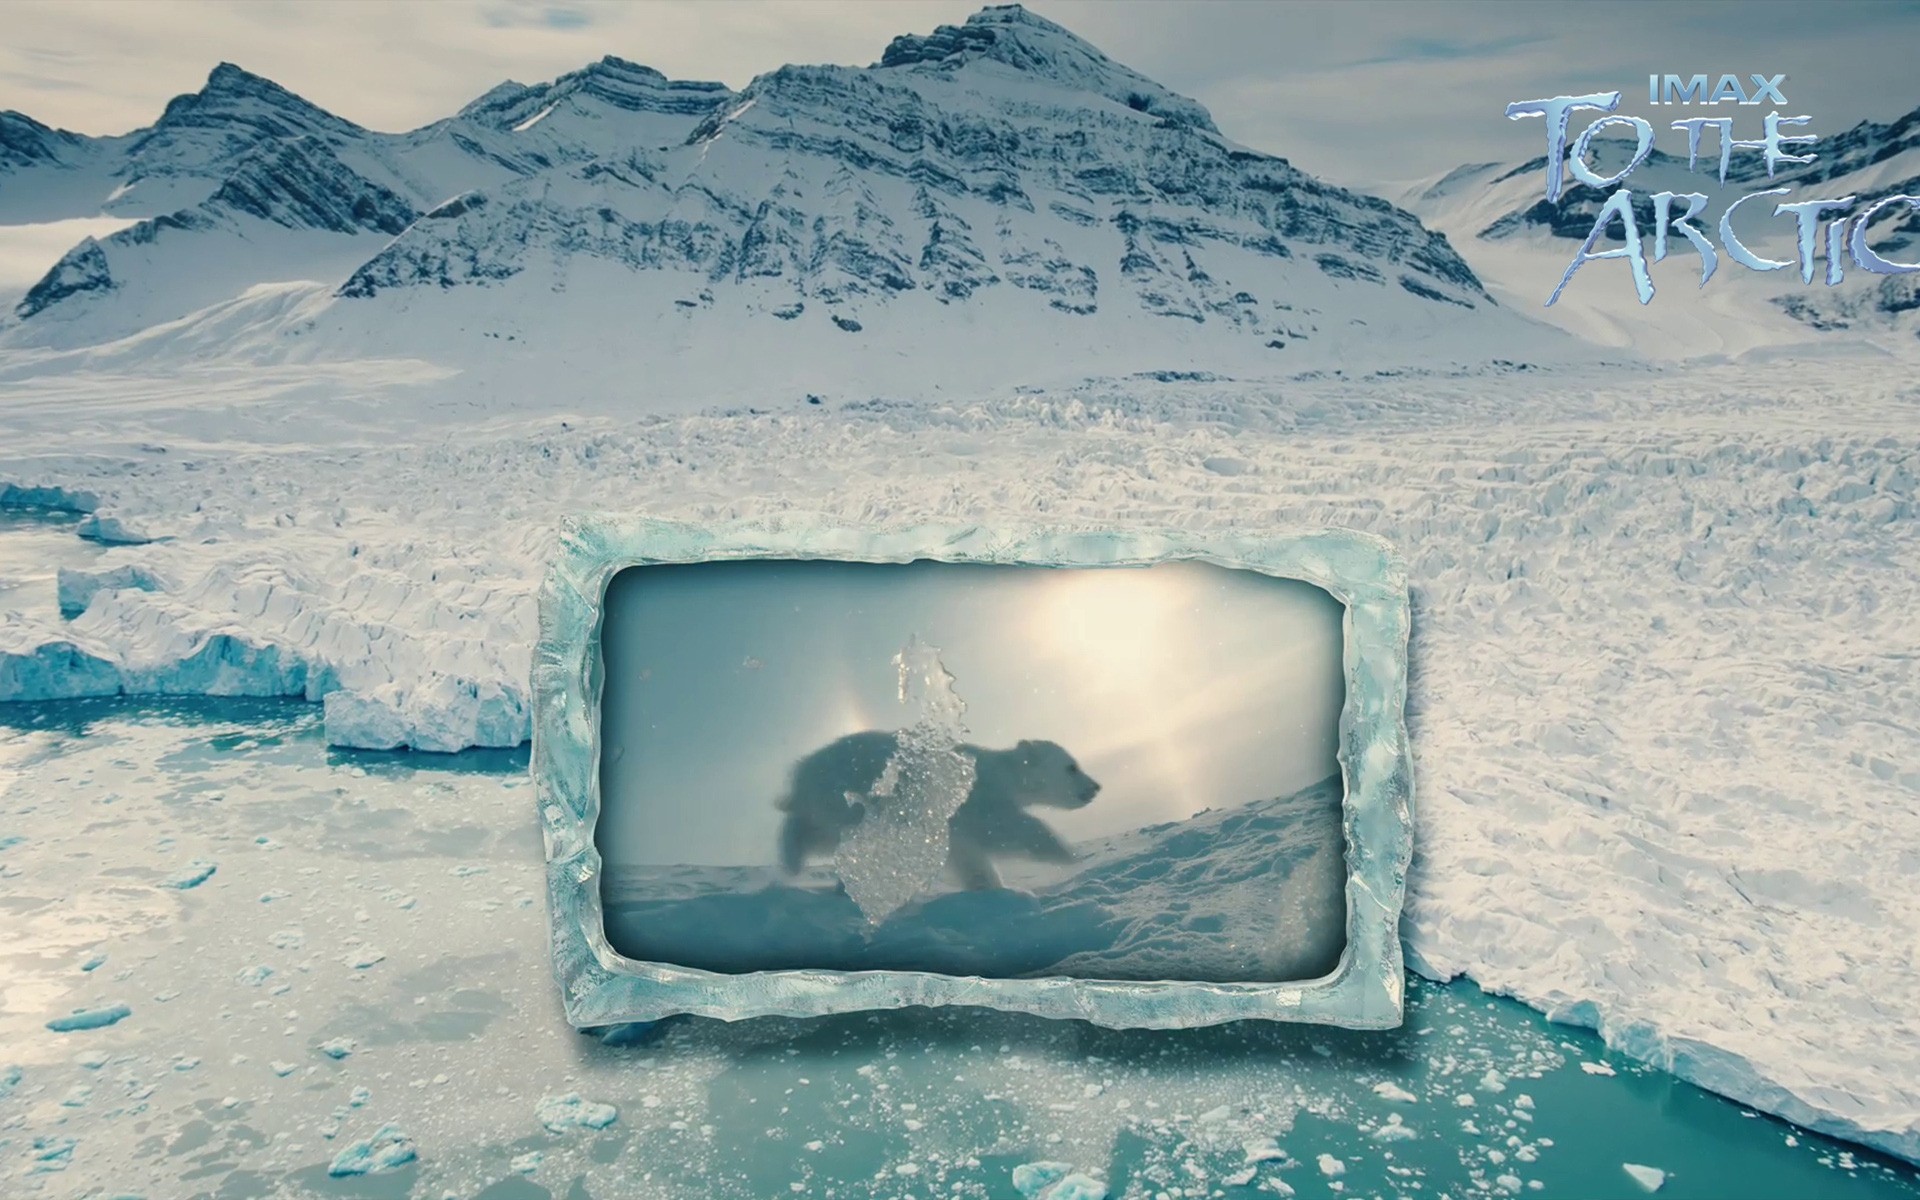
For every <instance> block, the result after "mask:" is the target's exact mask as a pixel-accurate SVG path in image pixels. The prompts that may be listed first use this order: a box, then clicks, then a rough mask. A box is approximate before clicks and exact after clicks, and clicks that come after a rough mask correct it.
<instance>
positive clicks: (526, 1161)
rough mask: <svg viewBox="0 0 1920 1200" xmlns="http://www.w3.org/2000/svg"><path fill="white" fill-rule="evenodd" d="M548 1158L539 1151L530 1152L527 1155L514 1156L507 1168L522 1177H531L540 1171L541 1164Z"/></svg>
mask: <svg viewBox="0 0 1920 1200" xmlns="http://www.w3.org/2000/svg"><path fill="white" fill-rule="evenodd" d="M546 1157H547V1156H546V1155H544V1154H542V1153H541V1152H540V1151H538V1150H529V1151H527V1152H526V1153H525V1154H516V1155H514V1156H513V1158H512V1159H511V1160H509V1161H508V1163H507V1167H508V1168H509V1169H510V1170H514V1171H517V1172H519V1173H520V1174H522V1175H531V1174H533V1173H534V1172H535V1171H538V1170H539V1169H540V1164H541V1162H542V1161H544V1160H545V1159H546Z"/></svg>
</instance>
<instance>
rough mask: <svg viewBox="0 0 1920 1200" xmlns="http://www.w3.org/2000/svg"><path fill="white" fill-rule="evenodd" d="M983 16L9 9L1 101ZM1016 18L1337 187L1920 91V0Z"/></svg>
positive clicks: (478, 78) (647, 53) (738, 56)
mask: <svg viewBox="0 0 1920 1200" xmlns="http://www.w3.org/2000/svg"><path fill="white" fill-rule="evenodd" d="M978 7H979V5H978V4H976V3H973V2H971V0H900V2H897V3H876V2H871V0H772V2H762V0H738V2H727V0H655V2H653V3H637V4H625V3H600V2H596V0H552V2H545V0H438V2H435V3H418V2H410V0H207V2H204V3H201V2H167V0H135V2H122V0H93V2H89V0H66V2H43V0H0V29H3V30H4V33H0V109H8V108H11V109H17V110H19V111H22V112H25V113H27V114H29V115H31V116H33V117H35V118H38V119H39V120H42V121H45V122H47V123H49V124H53V125H58V126H63V127H65V128H69V129H75V130H79V131H81V132H84V133H122V132H125V131H127V130H129V129H133V128H136V127H139V126H141V125H144V124H147V123H148V122H150V121H151V120H153V118H154V117H155V116H156V115H157V114H158V113H159V111H160V108H161V106H162V105H163V104H164V103H165V102H166V101H167V99H168V98H169V97H171V96H174V95H177V94H179V93H182V92H188V91H193V90H195V89H196V88H198V87H199V86H200V84H201V82H202V81H203V80H204V79H205V77H206V74H207V71H208V70H209V69H210V68H211V67H212V66H213V65H214V64H215V63H216V62H218V61H220V60H221V59H228V60H231V61H233V62H236V63H239V64H240V65H241V66H243V67H246V68H247V69H249V70H252V71H255V72H258V73H260V74H262V75H266V76H269V77H270V78H272V79H275V80H277V81H278V82H280V83H281V84H283V85H285V86H286V87H289V88H291V89H292V90H294V91H296V92H299V93H300V94H302V95H304V96H306V97H307V98H308V99H310V100H313V101H314V102H315V103H318V104H320V105H322V106H324V107H326V108H328V109H330V110H332V111H334V112H336V113H339V114H340V115H342V116H345V117H348V118H350V119H352V120H355V121H358V122H360V123H361V124H363V125H368V126H371V127H373V128H376V129H387V130H399V129H407V128H413V127H416V126H419V125H422V124H425V123H427V122H429V121H432V120H434V119H436V118H439V117H442V116H446V115H448V114H449V113H451V112H453V111H454V110H455V109H457V108H458V107H459V106H460V105H462V104H464V103H465V102H466V101H468V100H470V99H472V98H473V97H474V96H477V95H479V94H480V93H481V92H483V91H485V90H486V89H487V88H489V87H491V86H492V85H493V84H495V83H498V82H499V81H501V80H502V79H508V78H512V79H517V80H520V81H521V82H534V81H537V80H542V79H549V78H552V77H553V76H555V75H558V74H561V73H563V72H565V71H568V70H571V69H574V68H576V67H579V66H580V65H582V64H584V63H586V62H588V61H590V60H592V59H595V58H598V57H600V56H601V55H604V54H617V55H619V56H621V57H623V58H630V59H633V60H635V61H638V62H642V63H645V64H647V65H649V66H652V67H655V68H657V69H659V70H661V71H664V72H665V73H666V74H668V75H670V76H674V77H677V78H691V79H718V80H721V81H723V82H725V83H728V84H731V85H733V86H735V87H738V86H741V85H743V84H745V83H746V82H747V81H748V80H749V79H751V78H752V77H753V76H755V75H757V74H759V73H761V72H763V71H767V70H771V69H772V68H774V67H776V66H779V65H781V64H782V63H788V62H811V63H818V62H831V63H849V64H857V65H864V64H867V63H871V62H873V61H874V60H875V59H877V58H878V57H879V55H880V52H881V50H882V49H883V48H884V47H885V46H886V44H887V41H888V40H889V39H890V38H891V37H892V36H894V35H895V34H898V33H906V32H915V33H925V32H927V31H928V30H930V29H931V28H932V27H933V26H935V25H937V24H942V23H954V22H959V21H962V20H964V19H965V18H966V16H967V15H968V14H969V13H971V12H973V11H974V10H975V9H977V8H978ZM1029 7H1030V8H1032V9H1034V10H1035V11H1037V12H1039V13H1041V14H1043V15H1045V16H1048V17H1050V18H1052V19H1053V20H1055V21H1058V22H1060V23H1061V24H1063V25H1065V26H1067V27H1068V28H1070V29H1072V30H1074V31H1075V32H1077V33H1079V34H1080V35H1081V36H1082V37H1085V38H1086V39H1088V40H1089V41H1091V42H1093V43H1094V44H1095V45H1096V46H1099V47H1100V48H1101V49H1103V50H1105V51H1106V52H1107V53H1108V54H1110V55H1111V56H1113V57H1114V58H1117V59H1119V60H1120V61H1122V62H1124V63H1127V64H1128V65H1130V66H1132V67H1134V68H1136V69H1137V70H1139V71H1141V72H1143V73H1144V74H1146V75H1148V76H1151V77H1152V78H1155V79H1157V80H1159V81H1161V82H1162V83H1164V84H1166V85H1167V86H1169V87H1171V88H1173V89H1174V90H1176V91H1179V92H1183V93H1185V94H1187V95H1190V96H1194V97H1196V98H1198V99H1199V100H1201V101H1202V102H1204V103H1205V104H1207V105H1208V106H1209V107H1210V108H1211V109H1212V110H1213V113H1214V117H1215V119H1216V120H1217V122H1218V123H1219V125H1220V127H1221V129H1222V130H1223V131H1224V132H1225V133H1226V134H1227V135H1228V136H1229V137H1232V138H1234V139H1235V140H1237V141H1240V142H1243V143H1245V144H1247V145H1250V146H1253V147H1255V148H1257V149H1260V150H1264V151H1267V152H1270V153H1274V154H1280V155H1284V156H1286V157H1287V158H1290V159H1292V160H1293V161H1294V162H1295V164H1296V165H1299V166H1301V167H1304V168H1306V169H1307V170H1309V171H1313V172H1315V173H1318V174H1323V175H1326V176H1329V177H1331V178H1333V179H1335V180H1339V181H1342V182H1348V183H1362V184H1364V183H1375V182H1383V181H1398V180H1411V179H1416V178H1421V177H1424V176H1427V175H1431V174H1436V173H1439V172H1442V171H1445V170H1448V169H1450V168H1451V167H1453V166H1457V165H1459V164H1460V163H1462V162H1470V161H1482V160H1496V159H1498V160H1504V159H1513V158H1519V157H1525V156H1531V155H1534V154H1537V153H1540V152H1541V150H1542V148H1543V147H1544V144H1545V141H1544V136H1543V134H1542V130H1541V123H1540V122H1539V121H1537V120H1535V121H1531V122H1508V121H1506V120H1504V119H1502V115H1501V114H1502V110H1503V109H1504V108H1505V106H1506V104H1507V102H1508V101H1510V100H1519V99H1533V98H1537V97H1544V96H1551V95H1557V94H1565V93H1572V92H1586V91H1594V90H1602V91H1604V90H1613V89H1619V90H1621V91H1623V92H1625V93H1626V95H1627V99H1628V101H1629V105H1628V106H1627V107H1626V108H1625V109H1623V111H1630V110H1632V106H1633V102H1635V101H1636V98H1637V102H1638V105H1639V111H1642V112H1644V111H1645V93H1646V77H1647V75H1648V73H1650V72H1656V71H1657V72H1661V73H1663V74H1664V73H1668V72H1672V73H1676V74H1682V75H1693V74H1698V73H1705V74H1709V75H1712V76H1714V77H1716V78H1717V77H1718V75H1720V74H1723V73H1733V74H1738V75H1740V76H1742V77H1743V78H1744V77H1745V76H1746V75H1749V74H1753V73H1762V74H1765V75H1768V76H1772V75H1777V74H1780V73H1782V72H1785V73H1786V74H1787V76H1788V79H1787V82H1786V83H1785V84H1784V85H1783V87H1782V91H1783V92H1784V94H1785V95H1786V97H1787V100H1788V107H1789V108H1790V109H1791V110H1792V111H1793V113H1795V114H1799V113H1806V114H1810V115H1812V116H1813V117H1814V118H1815V122H1814V124H1813V125H1811V126H1810V127H1809V129H1808V131H1809V132H1813V133H1818V134H1831V133H1837V132H1839V131H1840V130H1842V129H1844V128H1846V127H1848V126H1850V125H1852V124H1854V123H1855V122H1856V121H1858V120H1860V119H1862V118H1863V117H1871V118H1874V119H1877V120H1889V119H1892V118H1893V117H1896V116H1898V115H1900V114H1902V113H1905V112H1907V111H1909V110H1911V109H1913V108H1914V107H1916V106H1917V105H1920V82H1916V79H1915V75H1914V72H1913V67H1912V64H1913V61H1914V57H1915V54H1916V50H1917V49H1920V3H1893V2H1873V3H1860V2H1855V3H1839V2H1832V0H1829V2H1826V3H1821V4H1800V3H1758V4H1756V3H1747V4H1740V5H1733V4H1702V3H1678V2H1669V3H1664V4H1658V5H1656V4H1651V3H1648V4H1641V3H1625V4H1597V3H1596V4H1579V5H1573V4H1560V3H1553V4H1545V3H1542V4H1528V3H1509V2H1502V0H1492V2H1470V3H1410V4H1408V3H1377V4H1368V3H1339V4H1331V3H1300V4H1290V3H1271V4H1264V3H1252V2H1247V3H1205V2H1191V0H1190V2H1180V0H1172V2H1153V0H1134V2H1130V3H1112V2H1105V0H1035V2H1034V3H1032V4H1030V5H1029ZM1722 111H1724V110H1722ZM1740 111H1743V112H1747V113H1756V112H1763V111H1765V110H1763V109H1745V110H1740ZM1667 119H1671V118H1670V116H1669V117H1668V118H1667ZM1755 123H1756V124H1757V118H1756V119H1755ZM1664 126H1665V121H1664V120H1663V121H1660V122H1657V123H1656V127H1658V128H1661V129H1662V131H1663V132H1664ZM1757 135H1758V130H1757V129H1755V130H1754V131H1753V133H1752V134H1751V135H1749V136H1757ZM1670 136H1675V135H1670Z"/></svg>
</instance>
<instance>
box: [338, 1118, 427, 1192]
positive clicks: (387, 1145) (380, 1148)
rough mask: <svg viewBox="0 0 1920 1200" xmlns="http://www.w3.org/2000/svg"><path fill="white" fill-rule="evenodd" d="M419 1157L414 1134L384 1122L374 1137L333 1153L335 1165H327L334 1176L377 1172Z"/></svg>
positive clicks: (398, 1167)
mask: <svg viewBox="0 0 1920 1200" xmlns="http://www.w3.org/2000/svg"><path fill="white" fill-rule="evenodd" d="M416 1157H417V1155H415V1154H414V1151H413V1139H412V1138H410V1137H408V1136H407V1135H406V1134H404V1133H402V1132H400V1127H399V1126H397V1125H382V1126H381V1127H380V1128H379V1129H378V1130H376V1131H375V1132H374V1135H373V1136H372V1137H370V1138H367V1139H366V1140H365V1141H359V1142H355V1143H353V1144H352V1145H351V1146H348V1147H347V1148H346V1149H344V1150H342V1151H340V1153H338V1154H336V1155H334V1156H333V1163H332V1165H330V1166H328V1167H327V1174H328V1175H331V1176H333V1177H334V1178H335V1179H344V1178H346V1177H348V1176H351V1175H377V1174H379V1173H380V1172H382V1171H396V1170H399V1169H400V1168H401V1167H404V1166H406V1165H407V1164H408V1163H410V1162H412V1161H413V1160H414V1159H415V1158H416Z"/></svg>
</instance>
